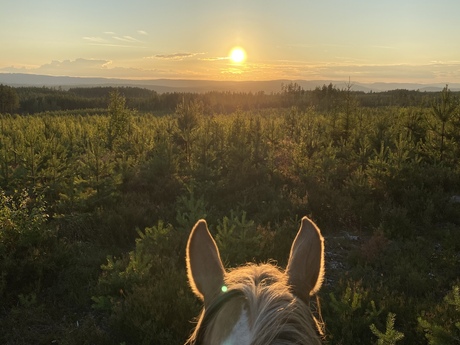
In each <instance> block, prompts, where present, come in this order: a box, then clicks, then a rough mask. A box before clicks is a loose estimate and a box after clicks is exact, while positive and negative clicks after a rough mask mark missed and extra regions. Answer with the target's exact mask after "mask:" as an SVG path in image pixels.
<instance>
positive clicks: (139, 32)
mask: <svg viewBox="0 0 460 345" xmlns="http://www.w3.org/2000/svg"><path fill="white" fill-rule="evenodd" d="M137 33H138V34H139V35H145V36H147V35H148V33H147V32H146V31H144V30H137Z"/></svg>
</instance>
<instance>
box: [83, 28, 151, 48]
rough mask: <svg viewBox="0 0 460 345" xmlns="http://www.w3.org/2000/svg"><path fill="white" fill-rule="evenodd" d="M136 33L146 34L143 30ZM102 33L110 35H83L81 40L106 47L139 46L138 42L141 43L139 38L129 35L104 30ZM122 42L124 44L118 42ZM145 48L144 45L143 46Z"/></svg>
mask: <svg viewBox="0 0 460 345" xmlns="http://www.w3.org/2000/svg"><path fill="white" fill-rule="evenodd" d="M138 34H140V35H147V33H146V32H145V31H142V30H139V31H138ZM104 35H107V36H111V37H100V36H84V37H82V39H83V40H85V41H86V42H88V43H89V44H90V45H100V46H107V47H122V48H128V47H135V46H136V47H139V45H138V44H139V43H143V42H142V41H141V40H139V39H137V38H135V37H133V36H130V35H116V34H115V32H113V31H105V32H104ZM120 43H124V44H120ZM144 48H145V47H144Z"/></svg>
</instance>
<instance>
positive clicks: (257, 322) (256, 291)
mask: <svg viewBox="0 0 460 345" xmlns="http://www.w3.org/2000/svg"><path fill="white" fill-rule="evenodd" d="M224 281H225V284H226V286H227V287H228V289H229V290H234V289H237V290H240V291H241V292H242V295H243V297H242V298H239V299H238V301H229V302H228V303H227V304H228V305H231V304H234V303H236V302H238V303H240V304H241V305H244V306H245V309H246V310H247V312H248V321H249V325H250V326H251V334H252V340H251V343H250V344H251V345H267V344H272V345H287V344H321V341H320V339H319V336H318V335H322V330H321V325H320V323H319V322H318V321H317V320H316V318H315V317H314V316H313V314H312V312H311V310H310V308H309V306H308V305H307V304H306V302H307V301H302V300H301V299H299V298H298V297H296V296H295V295H294V294H293V293H292V292H291V291H290V288H289V285H288V282H287V277H286V275H285V274H284V273H283V272H282V271H281V270H280V269H279V268H278V267H276V266H274V265H273V264H270V263H268V264H260V265H257V264H252V263H250V264H247V265H245V266H242V267H238V268H235V269H232V270H230V271H228V272H227V273H226V274H225V280H224ZM235 299H236V298H235ZM229 308H231V306H229V307H228V308H227V310H225V308H222V310H220V311H219V313H218V314H220V313H226V312H227V313H228V314H231V313H230V312H229ZM230 310H231V309H230ZM233 310H235V308H233ZM239 310H240V309H239ZM218 316H219V315H216V317H215V318H213V320H211V322H210V323H209V325H208V326H207V329H206V334H207V337H208V336H210V338H209V343H210V344H219V343H220V341H221V339H213V338H212V335H213V334H214V333H213V332H212V329H213V328H215V329H224V328H225V327H224V326H225V325H221V324H219V322H222V320H227V322H228V319H229V317H228V316H227V315H225V317H221V318H219V317H218ZM203 317H204V311H203V312H202V313H201V314H200V317H199V319H198V323H197V327H196V328H195V331H194V332H193V334H192V335H191V337H190V338H189V340H188V341H187V343H186V345H193V344H195V343H196V337H197V334H198V332H199V328H200V327H201V324H202V320H203ZM219 320H220V321H219ZM227 328H228V327H227ZM315 328H316V329H315Z"/></svg>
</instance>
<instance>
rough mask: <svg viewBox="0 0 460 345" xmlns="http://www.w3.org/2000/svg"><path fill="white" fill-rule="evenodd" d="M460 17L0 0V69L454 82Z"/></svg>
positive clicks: (350, 2) (363, 5) (401, 3)
mask: <svg viewBox="0 0 460 345" xmlns="http://www.w3.org/2000/svg"><path fill="white" fill-rule="evenodd" d="M459 14H460V1H459V0H429V1H428V0H397V1H396V0H379V1H376V0H278V1H274V0H225V1H221V0H189V1H185V0H184V1H178V0H165V1H160V0H129V1H128V0H72V1H68V0H0V73H2V72H3V73H33V74H45V75H56V76H79V77H108V78H126V79H162V78H168V79H201V80H276V79H289V80H298V79H304V80H343V81H348V80H349V79H351V80H352V81H354V82H416V83H459V82H460V37H459V36H460V20H459ZM234 47H242V48H243V49H244V51H245V53H246V59H245V60H244V61H242V62H235V61H233V60H232V59H231V58H230V57H229V54H230V51H231V50H232V48H234Z"/></svg>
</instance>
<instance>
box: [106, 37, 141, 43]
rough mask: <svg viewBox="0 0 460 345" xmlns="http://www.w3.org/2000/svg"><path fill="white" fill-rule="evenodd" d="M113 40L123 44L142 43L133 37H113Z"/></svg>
mask: <svg viewBox="0 0 460 345" xmlns="http://www.w3.org/2000/svg"><path fill="white" fill-rule="evenodd" d="M112 38H113V39H115V40H117V41H122V42H134V43H140V42H141V41H139V40H138V39H137V38H134V37H131V36H121V37H120V36H113V37H112Z"/></svg>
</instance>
